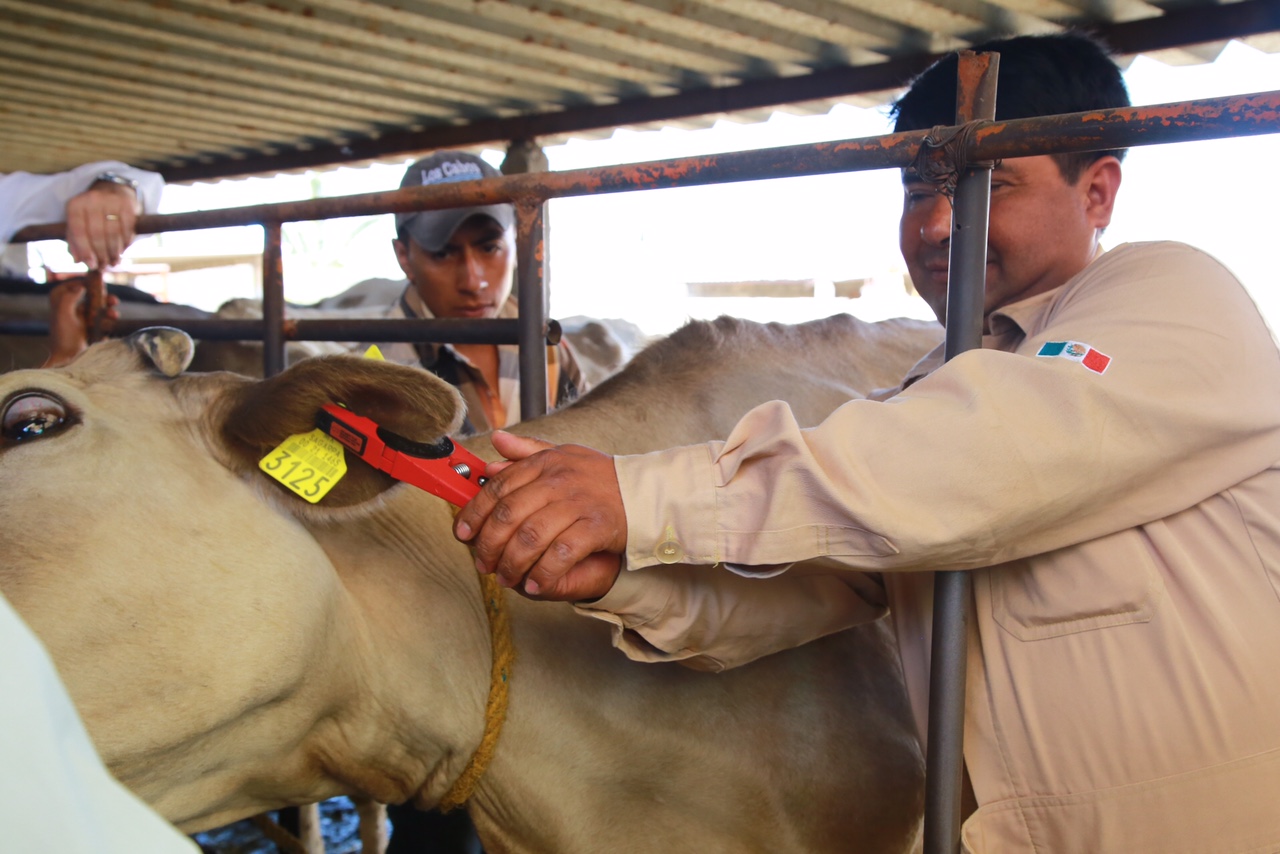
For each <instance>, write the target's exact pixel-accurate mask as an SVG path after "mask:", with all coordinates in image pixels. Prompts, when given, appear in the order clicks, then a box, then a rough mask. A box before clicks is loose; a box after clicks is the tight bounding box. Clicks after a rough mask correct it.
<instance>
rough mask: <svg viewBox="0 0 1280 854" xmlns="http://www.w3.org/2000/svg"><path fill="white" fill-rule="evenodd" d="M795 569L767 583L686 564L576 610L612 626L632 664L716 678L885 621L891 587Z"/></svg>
mask: <svg viewBox="0 0 1280 854" xmlns="http://www.w3.org/2000/svg"><path fill="white" fill-rule="evenodd" d="M790 569H791V571H788V572H785V573H782V574H779V575H777V576H773V577H770V578H767V579H761V578H746V577H743V576H741V575H738V574H737V573H734V572H725V571H723V569H722V568H720V567H701V566H688V565H682V564H673V565H670V566H661V567H654V568H651V569H647V570H645V571H644V572H624V573H622V574H621V575H620V576H618V578H617V581H616V582H615V583H614V584H613V586H612V587H611V588H610V589H609V591H608V592H607V593H606V594H605V595H604V596H602V597H601V598H599V599H595V600H592V601H589V602H577V603H575V604H574V607H575V609H576V610H577V611H578V612H579V613H580V614H583V615H585V616H590V617H595V618H596V619H600V620H604V621H606V622H608V623H610V624H611V626H612V629H613V645H614V646H615V647H617V648H618V649H620V650H622V652H623V653H625V654H626V655H627V657H628V658H631V659H634V660H636V661H645V662H666V661H676V662H679V663H681V664H683V665H684V666H686V667H689V668H692V669H694V670H710V671H721V670H728V669H729V668H732V667H739V666H741V665H743V664H747V663H749V662H751V661H754V660H756V659H757V658H760V657H761V656H764V655H769V654H771V653H774V652H777V651H778V650H781V649H790V648H792V647H796V646H801V645H802V644H805V643H808V642H809V641H812V640H816V639H817V638H820V637H824V636H826V635H829V634H832V633H834V632H838V631H841V630H843V629H847V628H850V627H852V626H856V625H861V624H863V623H869V622H872V621H874V620H878V619H880V618H881V617H883V616H884V615H885V614H886V613H887V609H886V607H885V594H884V588H883V587H882V586H881V584H880V582H879V581H878V580H877V579H876V578H874V577H872V576H869V575H865V574H863V573H857V572H838V571H833V570H834V569H835V568H834V567H831V566H827V565H824V563H823V562H822V561H814V562H812V563H810V564H807V565H806V566H804V567H793V568H790Z"/></svg>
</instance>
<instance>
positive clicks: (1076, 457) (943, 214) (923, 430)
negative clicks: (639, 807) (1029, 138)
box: [455, 34, 1280, 854]
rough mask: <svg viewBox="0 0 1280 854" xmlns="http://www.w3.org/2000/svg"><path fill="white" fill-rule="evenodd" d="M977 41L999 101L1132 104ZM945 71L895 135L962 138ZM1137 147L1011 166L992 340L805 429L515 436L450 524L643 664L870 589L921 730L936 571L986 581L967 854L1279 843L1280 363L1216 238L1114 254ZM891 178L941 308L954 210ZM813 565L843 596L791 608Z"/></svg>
mask: <svg viewBox="0 0 1280 854" xmlns="http://www.w3.org/2000/svg"><path fill="white" fill-rule="evenodd" d="M978 49H979V50H991V51H997V52H999V53H1000V69H999V86H998V92H997V98H996V104H997V107H996V109H997V113H996V118H997V119H1013V118H1022V117H1028V116H1037V115H1051V114H1059V113H1072V112H1087V111H1093V110H1098V109H1106V108H1112V107H1121V106H1124V105H1126V104H1127V103H1128V97H1127V94H1126V93H1125V90H1124V85H1123V82H1122V80H1121V78H1120V73H1119V69H1118V68H1117V67H1116V66H1115V64H1114V63H1113V62H1112V61H1111V59H1110V58H1109V57H1107V56H1106V54H1105V53H1104V52H1103V51H1101V50H1100V49H1099V48H1098V46H1097V45H1096V44H1095V43H1093V42H1091V41H1090V40H1088V39H1085V38H1083V37H1080V36H1075V35H1070V34H1061V35H1052V36H1042V37H1023V38H1017V39H1012V40H1006V41H1001V42H995V43H990V44H988V45H985V46H981V47H979V48H978ZM956 68H957V60H956V57H955V56H954V55H952V56H951V57H949V58H948V59H944V60H941V61H940V62H939V63H937V64H935V65H934V66H933V67H931V68H930V69H929V70H928V71H926V72H925V73H924V74H923V75H922V76H921V77H920V78H919V79H917V80H916V81H915V83H913V84H912V86H911V89H910V91H909V92H908V93H907V94H906V95H905V96H904V97H903V98H902V99H901V100H900V101H899V102H898V105H897V116H898V121H897V130H899V131H904V130H915V129H921V128H929V127H932V126H934V125H946V124H950V123H951V121H952V116H953V115H954V113H953V110H954V99H955V91H956ZM1118 155H1119V152H1097V153H1093V154H1090V155H1084V156H1053V155H1040V156H1034V157H1018V158H1010V159H1008V160H1005V161H1004V162H1003V163H1000V164H998V165H997V166H996V167H995V169H994V173H993V176H992V190H991V209H990V217H991V229H990V236H989V240H988V244H989V248H988V255H987V274H986V285H987V287H986V302H985V329H984V338H983V342H982V343H983V346H982V348H981V349H978V350H972V351H969V352H966V353H963V354H961V355H959V356H957V357H956V358H954V359H952V360H950V361H948V362H946V363H945V364H943V363H942V361H943V360H942V358H941V356H942V348H939V351H937V352H935V353H934V354H931V355H930V356H929V357H926V358H925V359H924V360H922V362H921V363H920V365H918V366H917V367H916V368H915V369H913V370H912V371H911V373H910V374H909V375H908V377H907V378H906V379H905V381H904V382H903V383H902V384H901V385H900V386H899V387H898V388H897V389H894V390H891V391H887V392H885V393H884V394H883V395H878V396H877V397H879V398H880V399H869V400H855V401H851V402H850V403H847V404H845V405H844V406H842V407H841V408H840V409H838V410H836V411H835V412H834V413H833V414H832V415H831V416H830V417H828V419H827V420H826V421H825V422H824V423H822V424H821V425H819V426H818V427H815V428H812V429H805V430H802V429H800V427H799V426H798V425H797V424H796V422H795V419H794V418H793V417H792V415H791V413H790V411H789V409H788V408H787V407H786V406H785V405H784V404H782V403H778V402H775V403H770V404H765V405H763V406H761V407H758V408H756V409H755V410H753V411H752V412H750V413H748V414H747V415H746V416H745V417H744V418H743V419H742V420H741V421H740V422H739V424H738V426H737V427H735V428H734V430H733V431H732V433H731V434H730V436H729V437H728V438H727V440H726V441H724V442H713V443H710V444H708V445H701V446H695V447H688V448H675V449H671V450H669V451H664V452H657V453H651V454H646V455H644V456H639V457H621V456H620V457H616V458H613V457H609V456H606V455H603V454H600V453H598V452H595V451H592V450H590V449H587V448H582V447H579V446H571V445H569V446H562V447H558V448H557V447H553V446H549V445H547V444H545V443H541V442H538V441H537V440H533V439H524V438H519V437H515V436H510V435H507V434H503V433H497V434H495V441H494V444H495V446H496V447H497V448H498V450H499V451H500V452H501V453H503V454H504V455H506V456H507V457H508V458H509V459H513V460H517V461H516V462H513V463H508V464H503V465H502V466H491V467H490V474H491V475H492V477H491V480H490V481H489V483H488V485H487V486H486V487H485V488H484V490H482V491H481V493H480V495H479V496H477V497H476V498H475V499H473V500H472V502H471V503H470V504H469V505H468V506H467V507H465V508H464V509H463V510H462V511H461V512H460V514H459V516H458V519H457V523H456V528H455V532H456V534H457V535H458V537H459V538H460V539H462V540H464V541H469V542H471V543H472V544H473V545H474V546H475V550H476V555H477V562H478V565H479V566H480V567H481V568H482V569H481V571H496V572H497V573H498V576H499V578H500V579H501V580H502V581H503V583H504V584H506V585H508V586H516V587H518V589H520V590H522V591H523V592H524V593H525V594H527V595H532V596H541V597H544V598H561V599H572V600H578V601H579V603H580V604H579V605H578V606H577V607H578V608H579V609H580V610H582V611H584V612H587V613H589V614H591V615H593V616H597V617H600V618H602V619H605V620H607V621H609V622H611V623H612V624H613V625H614V641H615V644H616V645H618V646H619V647H621V648H622V649H623V650H624V651H625V652H626V653H627V654H628V655H629V656H631V657H633V658H638V659H641V660H649V661H655V660H656V661H663V660H665V661H671V660H680V659H683V660H685V662H686V663H688V664H691V665H693V666H697V667H701V668H703V669H723V668H726V667H732V666H735V665H737V664H742V663H745V662H747V661H750V660H752V659H753V658H757V657H759V656H761V655H766V654H768V653H770V652H772V651H774V650H775V649H777V648H779V647H778V645H777V642H778V639H779V638H782V637H787V638H791V639H792V641H793V642H794V639H795V638H796V637H797V635H798V634H804V633H807V634H808V636H809V637H816V636H818V635H819V634H823V633H826V632H830V631H836V630H839V629H841V628H843V627H845V626H848V625H851V624H852V621H853V620H855V619H856V618H855V616H854V610H855V609H854V608H852V607H850V603H851V602H852V601H853V600H854V597H855V596H858V595H869V594H867V593H866V590H867V587H866V580H867V579H868V576H866V575H865V573H872V575H871V576H870V578H871V579H872V580H875V579H879V581H880V583H881V584H882V585H883V600H882V601H881V602H880V603H877V604H883V603H887V605H888V607H889V609H890V610H889V619H890V620H891V624H892V627H893V629H894V631H895V633H896V635H897V638H898V646H899V649H900V651H901V656H902V662H903V671H904V676H905V679H906V683H907V688H908V692H909V694H910V697H911V701H912V707H913V710H914V713H915V716H916V719H917V723H918V727H919V732H920V734H921V736H922V737H923V736H924V734H925V733H927V732H928V728H927V720H926V717H927V713H928V703H927V695H928V681H929V680H928V675H929V665H930V662H929V656H930V640H929V638H930V632H931V625H932V602H933V599H932V589H933V571H934V570H941V569H946V570H966V571H970V572H972V573H973V593H972V598H971V601H970V602H969V603H968V604H969V607H970V617H969V626H970V628H969V636H968V654H967V660H968V670H967V698H966V716H965V732H964V759H965V768H966V772H967V773H966V775H965V777H966V780H967V781H971V791H972V795H973V798H972V799H971V803H970V806H969V809H968V811H967V812H966V817H967V820H966V821H965V823H964V825H963V829H962V845H963V847H964V850H966V851H971V852H1010V851H1027V852H1030V851H1051V852H1055V854H1064V853H1065V852H1080V854H1086V852H1088V853H1089V854H1097V852H1101V854H1112V852H1114V854H1122V853H1123V854H1129V852H1160V854H1177V853H1178V852H1180V854H1202V852H1207V851H1215V852H1224V854H1226V852H1234V853H1235V854H1245V852H1260V851H1278V850H1280V810H1277V809H1276V805H1275V793H1276V792H1277V791H1280V727H1277V725H1276V721H1277V720H1278V719H1280V678H1278V677H1277V674H1280V395H1278V394H1276V390H1277V389H1280V353H1278V352H1277V349H1276V345H1275V342H1274V340H1273V339H1272V336H1271V332H1270V330H1269V329H1268V328H1267V325H1266V323H1265V322H1264V320H1263V318H1262V316H1261V315H1260V314H1259V312H1258V309H1257V307H1256V306H1255V305H1254V304H1253V301H1252V300H1251V299H1250V297H1249V295H1248V294H1247V293H1246V291H1245V290H1244V288H1243V287H1242V286H1241V284H1240V282H1239V281H1237V280H1236V279H1235V277H1234V276H1232V275H1231V273H1230V272H1229V271H1227V270H1226V269H1225V268H1224V267H1223V266H1222V265H1221V264H1219V263H1218V262H1217V261H1216V260H1214V259H1213V258H1211V257H1209V256H1208V255H1206V254H1204V253H1203V252H1200V251H1198V250H1196V249H1194V248H1192V247H1190V246H1186V245H1184V244H1178V243H1168V242H1165V243H1148V244H1131V245H1125V246H1120V247H1117V248H1115V249H1112V250H1110V251H1107V252H1103V251H1101V249H1100V247H1099V238H1100V236H1101V233H1102V230H1103V229H1104V228H1105V227H1106V226H1107V224H1108V223H1109V222H1110V218H1111V211H1112V206H1113V204H1114V201H1115V197H1116V193H1117V191H1118V189H1119V186H1120V172H1121V169H1120V160H1119V156H1118ZM903 183H904V190H905V193H904V202H903V210H902V219H901V229H900V243H901V248H902V252H903V257H904V258H905V260H906V262H907V265H908V268H909V269H910V271H911V274H912V278H913V279H914V281H915V284H916V287H917V288H918V289H919V290H920V292H921V294H923V295H924V297H925V299H926V300H927V301H928V302H929V304H930V305H931V306H932V307H933V309H934V311H935V312H936V313H937V314H938V317H939V319H941V318H943V317H944V316H945V313H946V308H947V306H946V279H947V267H948V253H949V241H950V238H951V231H950V218H951V210H950V203H949V199H948V198H947V197H946V196H945V195H943V194H942V192H941V191H940V189H939V188H938V187H936V186H934V185H932V184H929V183H926V182H924V181H922V180H921V179H920V177H919V176H917V175H915V174H914V173H912V172H909V171H908V172H906V173H904V175H903ZM619 555H621V556H622V559H623V560H624V561H625V567H626V569H627V570H629V571H627V572H622V573H621V574H619V572H618V556H619ZM814 558H824V559H825V561H824V563H826V564H828V565H829V564H833V563H834V564H836V565H837V566H838V567H839V568H838V569H836V570H833V571H832V572H831V574H830V575H828V576H826V578H827V579H828V580H829V582H830V583H831V584H832V585H836V584H839V585H841V587H840V588H836V589H843V588H844V587H847V589H848V590H849V591H851V592H853V594H854V596H850V595H847V594H845V595H839V596H837V595H832V596H831V597H829V598H828V599H814V598H810V599H809V600H808V602H809V604H808V605H807V606H805V607H803V608H800V607H791V608H789V609H788V608H786V607H784V606H783V605H782V604H781V603H782V602H783V601H800V600H799V599H796V600H789V599H786V597H783V596H779V595H771V593H772V591H777V590H778V589H780V588H779V587H778V585H782V586H786V585H790V584H793V583H798V582H799V581H802V580H803V579H797V578H796V574H795V573H792V572H788V569H789V568H790V567H791V566H792V564H793V563H795V562H799V561H805V560H810V559H814ZM673 561H674V562H673ZM713 566H714V567H716V569H715V570H712V569H711V567H713ZM698 567H701V568H698ZM859 578H860V579H861V585H860V584H859V583H858V581H857V579H859ZM874 598H877V599H879V598H880V597H879V596H875V597H874ZM735 602H736V605H735ZM739 606H741V607H739ZM859 607H862V606H861V603H859ZM802 640H803V638H802Z"/></svg>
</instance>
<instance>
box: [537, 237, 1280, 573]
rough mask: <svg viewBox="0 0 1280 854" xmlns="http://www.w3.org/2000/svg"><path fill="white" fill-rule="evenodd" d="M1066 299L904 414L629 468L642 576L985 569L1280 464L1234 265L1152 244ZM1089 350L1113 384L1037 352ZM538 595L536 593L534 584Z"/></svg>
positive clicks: (905, 398) (864, 417)
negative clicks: (802, 567)
mask: <svg viewBox="0 0 1280 854" xmlns="http://www.w3.org/2000/svg"><path fill="white" fill-rule="evenodd" d="M1066 288H1067V289H1066V290H1064V291H1062V292H1061V293H1060V294H1058V295H1057V299H1056V300H1055V301H1054V305H1053V308H1052V311H1051V314H1050V315H1049V322H1048V325H1047V326H1046V328H1044V329H1042V330H1041V331H1040V332H1039V333H1038V334H1036V335H1034V336H1032V337H1031V338H1029V339H1028V340H1026V341H1024V342H1023V343H1022V344H1021V345H1020V347H1019V352H1017V353H1007V352H1001V351H994V350H982V351H971V352H968V353H965V354H962V355H961V356H959V357H957V358H956V359H954V360H952V361H951V362H950V363H948V364H947V365H945V366H943V367H941V368H939V369H938V370H936V371H935V372H934V373H933V374H931V375H929V376H928V377H925V378H924V379H921V380H919V381H918V382H917V383H915V384H914V385H912V386H911V387H910V388H909V389H907V390H906V391H904V392H903V393H902V394H900V395H898V396H897V397H895V398H893V399H892V400H890V401H887V402H874V401H853V402H851V403H849V404H846V405H845V406H844V407H842V408H841V409H839V410H837V411H836V412H835V413H834V414H833V415H832V416H831V417H830V418H828V419H827V421H825V422H824V423H823V424H821V425H820V426H818V427H816V428H813V429H808V430H805V429H801V428H800V427H799V426H798V425H797V424H796V422H795V420H794V419H793V418H792V417H791V414H790V412H789V410H788V409H787V408H786V407H785V406H784V405H782V404H777V403H774V404H766V405H764V406H762V407H759V408H757V409H756V410H754V411H752V412H751V413H749V414H748V415H747V416H746V417H745V418H744V419H743V420H742V421H741V422H740V423H739V424H738V426H737V427H736V428H735V429H734V430H733V432H732V434H731V435H730V437H729V438H728V440H727V441H726V442H723V443H714V444H712V445H708V446H700V447H697V448H685V449H676V450H673V451H669V452H663V453H660V454H657V455H646V456H643V457H619V458H617V459H616V461H615V468H616V471H617V475H618V488H619V491H620V493H621V494H622V495H623V496H624V500H625V509H626V526H627V548H626V557H625V559H626V565H627V567H628V568H630V569H641V568H643V567H646V566H657V565H660V564H661V563H663V562H664V561H663V560H662V558H661V554H660V552H661V550H662V549H663V548H664V544H666V543H674V544H675V545H676V546H677V547H678V549H679V550H680V552H681V554H682V558H681V560H682V561H685V562H690V563H715V562H724V563H728V564H734V565H737V566H740V567H743V568H744V569H745V570H746V571H751V569H752V568H759V570H760V571H763V572H767V571H769V570H770V569H771V568H773V567H775V566H776V565H779V564H786V563H790V562H794V561H801V560H806V559H809V558H812V557H822V556H828V557H832V558H834V559H836V560H839V561H840V562H841V563H842V564H843V565H845V566H848V567H850V568H855V569H859V570H865V571H891V572H892V571H910V570H927V569H971V568H977V567H984V566H992V565H996V564H999V563H1003V562H1005V561H1010V560H1014V559H1018V558H1023V557H1027V556H1030V555H1035V554H1043V553H1046V552H1049V551H1052V550H1055V549H1059V548H1063V547H1066V546H1069V545H1073V544H1077V543H1080V542H1084V541H1087V540H1090V539H1094V538H1097V537H1101V536H1105V535H1107V534H1111V533H1114V532H1116V531H1120V530H1124V529H1126V528H1130V527H1133V526H1135V525H1141V524H1145V523H1148V522H1151V521H1153V520H1156V519H1159V518H1163V517H1164V516H1167V515H1170V514H1173V513H1177V512H1179V511H1181V510H1183V509H1186V507H1187V506H1190V505H1191V504H1194V503H1195V501H1197V500H1201V499H1203V498H1207V497H1209V496H1211V495H1214V494H1216V493H1218V492H1220V491H1222V490H1223V489H1226V488H1228V487H1230V486H1232V485H1234V484H1236V483H1239V482H1240V481H1241V480H1243V479H1245V478H1247V477H1249V476H1251V475H1253V474H1256V473H1257V472H1259V471H1262V470H1264V469H1266V468H1267V467H1268V466H1270V465H1272V464H1273V463H1274V462H1275V460H1277V459H1280V396H1278V395H1275V394H1270V393H1267V392H1265V391H1262V390H1265V389H1274V388H1280V353H1277V350H1276V346H1275V342H1274V341H1273V339H1272V337H1271V333H1270V331H1269V330H1268V329H1267V327H1266V324H1265V322H1264V321H1263V319H1262V317H1261V315H1260V314H1259V312H1258V310H1257V308H1256V306H1255V305H1254V304H1253V302H1252V300H1251V299H1250V298H1249V296H1248V294H1247V292H1246V291H1245V290H1244V288H1243V287H1242V286H1241V285H1240V283H1239V282H1238V281H1237V280H1236V279H1235V278H1234V277H1233V276H1232V275H1231V274H1230V273H1229V272H1228V271H1227V270H1226V269H1225V268H1223V267H1222V266H1221V265H1220V264H1219V263H1218V262H1217V261H1215V260H1214V259H1212V258H1211V257H1209V256H1208V255H1206V254H1204V253H1202V252H1199V251H1197V250H1194V249H1192V248H1190V247H1186V246H1181V245H1178V244H1166V245H1160V246H1155V247H1151V246H1141V245H1140V246H1131V247H1124V248H1122V249H1117V250H1113V251H1112V252H1111V253H1108V254H1107V255H1106V256H1104V257H1103V258H1102V259H1100V260H1099V261H1098V262H1095V264H1094V265H1092V266H1091V267H1090V268H1088V270H1086V272H1085V274H1084V275H1083V276H1082V277H1081V279H1080V280H1079V281H1078V282H1075V283H1073V284H1069V285H1068V286H1066ZM1062 341H1076V342H1083V343H1085V344H1088V345H1091V346H1093V347H1095V348H1096V349H1097V350H1099V351H1101V352H1102V353H1105V354H1106V355H1108V356H1110V357H1111V362H1110V364H1109V365H1108V366H1107V368H1106V370H1105V372H1104V373H1096V372H1094V371H1092V370H1089V369H1088V368H1086V367H1084V365H1083V364H1081V363H1080V362H1076V361H1071V360H1069V359H1064V358H1049V357H1040V356H1037V355H1036V354H1037V353H1038V352H1039V350H1040V348H1041V347H1042V345H1044V344H1046V343H1048V342H1062ZM535 577H536V576H535Z"/></svg>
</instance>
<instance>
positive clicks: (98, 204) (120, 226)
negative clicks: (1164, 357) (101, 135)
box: [67, 183, 142, 270]
mask: <svg viewBox="0 0 1280 854" xmlns="http://www.w3.org/2000/svg"><path fill="white" fill-rule="evenodd" d="M141 210H142V204H141V202H140V201H139V200H138V196H137V194H136V193H135V192H134V191H133V190H132V189H130V188H129V187H126V186H123V185H121V184H109V183H98V184H94V185H93V186H92V187H90V188H89V189H87V190H85V191H84V192H83V193H81V194H80V195H78V196H73V197H72V198H71V199H69V200H68V201H67V248H68V249H70V250H71V257H72V258H74V259H75V260H77V261H79V262H80V263H82V264H85V265H87V266H88V267H89V269H90V270H100V269H104V268H106V267H113V266H115V265H116V264H119V263H120V256H121V255H123V254H124V250H125V248H126V247H127V246H128V245H129V244H130V243H132V242H133V237H134V230H133V229H134V225H135V224H136V223H137V221H138V214H139V212H140V211H141Z"/></svg>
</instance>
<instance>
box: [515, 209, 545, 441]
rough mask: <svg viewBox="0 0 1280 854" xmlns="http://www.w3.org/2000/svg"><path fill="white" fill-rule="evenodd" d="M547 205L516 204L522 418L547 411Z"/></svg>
mask: <svg viewBox="0 0 1280 854" xmlns="http://www.w3.org/2000/svg"><path fill="white" fill-rule="evenodd" d="M545 228H546V219H545V208H544V206H543V204H542V202H540V201H539V200H538V199H529V200H527V201H524V202H521V203H520V204H517V205H516V289H517V290H516V293H517V299H518V300H519V303H520V315H519V317H518V318H517V319H516V323H517V324H518V326H519V331H520V334H519V339H520V340H519V344H520V357H519V358H520V417H521V419H526V418H534V417H536V416H538V415H545V414H546V412H547V349H546V347H545V346H542V342H543V341H545V340H546V338H547V282H546V264H545V263H544V262H545V254H544V253H545V252H546V232H545Z"/></svg>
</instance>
